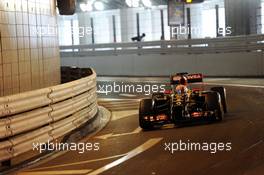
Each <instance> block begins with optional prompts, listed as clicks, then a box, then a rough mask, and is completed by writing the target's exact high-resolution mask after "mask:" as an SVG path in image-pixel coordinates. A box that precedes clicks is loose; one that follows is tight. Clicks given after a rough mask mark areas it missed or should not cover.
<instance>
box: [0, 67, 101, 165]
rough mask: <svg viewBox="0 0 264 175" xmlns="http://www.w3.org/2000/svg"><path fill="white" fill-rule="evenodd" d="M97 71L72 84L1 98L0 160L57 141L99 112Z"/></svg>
mask: <svg viewBox="0 0 264 175" xmlns="http://www.w3.org/2000/svg"><path fill="white" fill-rule="evenodd" d="M97 108H98V106H97V96H96V73H95V72H94V71H93V73H92V75H90V76H88V77H86V78H82V79H79V80H76V81H73V82H70V83H66V84H61V85H58V86H54V87H49V88H45V89H40V90H36V91H31V92H25V93H21V94H17V95H12V96H6V97H2V98H0V162H3V161H6V160H10V159H12V158H14V157H16V156H19V155H21V154H23V153H25V152H28V151H31V150H32V149H33V143H47V142H48V141H55V140H56V139H59V138H61V137H62V136H64V135H66V134H68V133H69V132H71V131H72V130H74V129H76V128H78V127H80V126H81V125H82V124H84V123H86V122H87V121H89V120H90V119H92V118H93V117H95V116H96V113H97Z"/></svg>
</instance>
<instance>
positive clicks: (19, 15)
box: [0, 0, 60, 96]
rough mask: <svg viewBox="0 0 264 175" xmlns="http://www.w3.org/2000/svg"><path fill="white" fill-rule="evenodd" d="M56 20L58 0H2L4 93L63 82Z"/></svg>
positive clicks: (0, 81)
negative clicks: (56, 1)
mask: <svg viewBox="0 0 264 175" xmlns="http://www.w3.org/2000/svg"><path fill="white" fill-rule="evenodd" d="M56 24H57V23H56V11H55V1H54V0H45V1H43V0H1V1H0V33H1V35H0V45H1V50H0V96H4V95H10V94H15V93H19V92H24V91H29V90H33V89H38V88H42V87H47V86H51V85H56V84H58V83H60V59H59V48H58V37H57V34H56V30H57V26H56ZM47 27H49V32H48V31H47V30H46V29H47ZM41 29H44V30H41ZM40 31H42V32H40ZM40 33H42V35H40Z"/></svg>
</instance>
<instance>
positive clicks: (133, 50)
mask: <svg viewBox="0 0 264 175" xmlns="http://www.w3.org/2000/svg"><path fill="white" fill-rule="evenodd" d="M263 48H264V35H248V36H235V37H223V38H212V39H191V40H171V41H152V42H134V43H110V44H93V45H74V46H61V47H60V50H61V56H66V57H67V56H104V55H124V54H139V55H143V54H171V53H174V54H204V53H226V52H245V51H260V50H261V51H262V50H263Z"/></svg>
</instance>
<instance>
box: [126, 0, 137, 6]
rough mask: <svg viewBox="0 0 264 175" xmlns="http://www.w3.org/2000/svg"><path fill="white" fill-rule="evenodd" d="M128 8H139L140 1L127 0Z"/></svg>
mask: <svg viewBox="0 0 264 175" xmlns="http://www.w3.org/2000/svg"><path fill="white" fill-rule="evenodd" d="M126 4H127V5H128V7H139V0H126Z"/></svg>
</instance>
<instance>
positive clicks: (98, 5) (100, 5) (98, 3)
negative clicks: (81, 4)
mask: <svg viewBox="0 0 264 175" xmlns="http://www.w3.org/2000/svg"><path fill="white" fill-rule="evenodd" d="M94 8H95V9H96V10H104V9H105V7H104V3H103V2H101V1H96V2H94Z"/></svg>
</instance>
